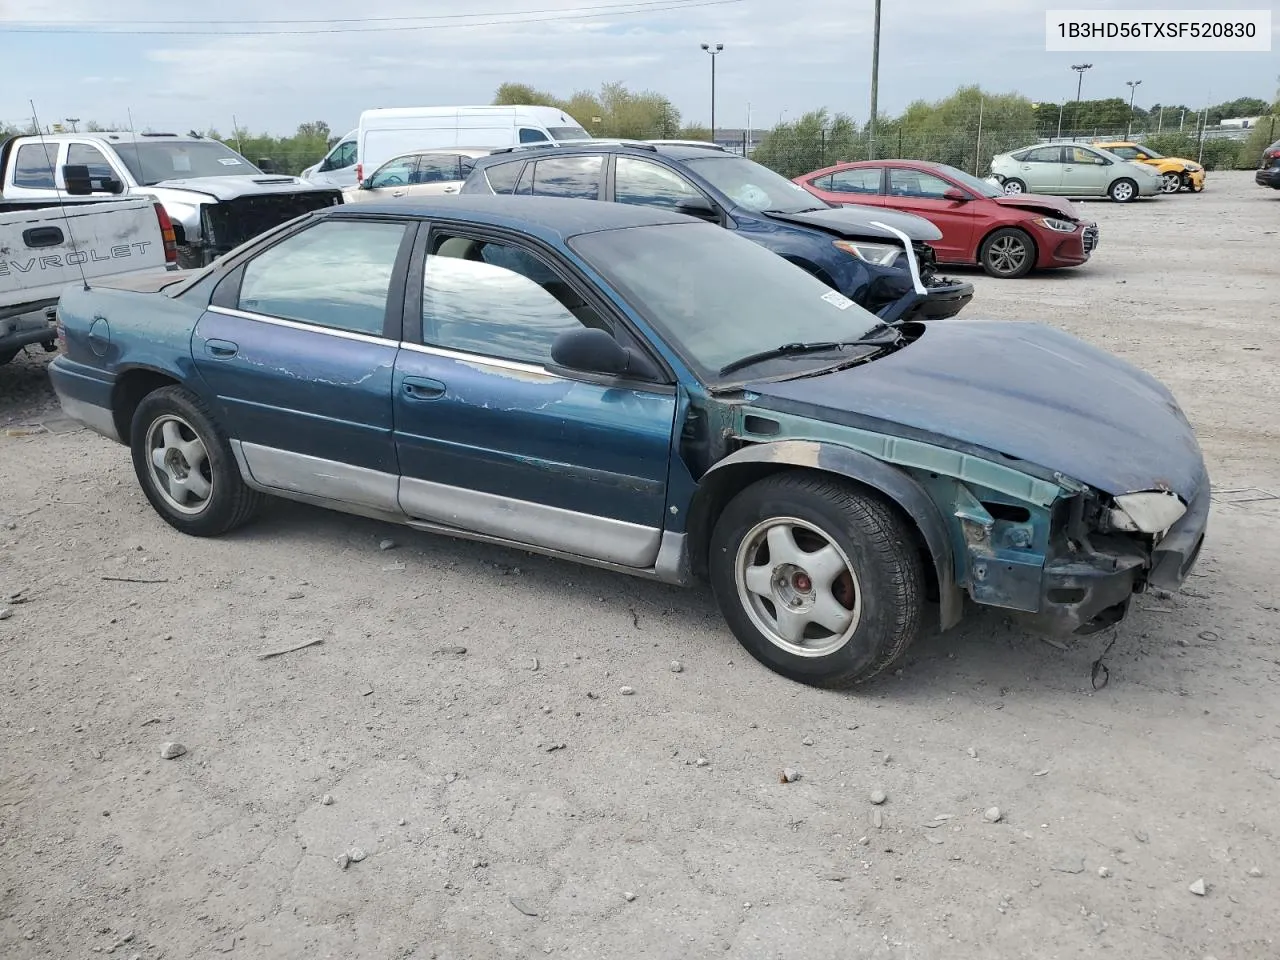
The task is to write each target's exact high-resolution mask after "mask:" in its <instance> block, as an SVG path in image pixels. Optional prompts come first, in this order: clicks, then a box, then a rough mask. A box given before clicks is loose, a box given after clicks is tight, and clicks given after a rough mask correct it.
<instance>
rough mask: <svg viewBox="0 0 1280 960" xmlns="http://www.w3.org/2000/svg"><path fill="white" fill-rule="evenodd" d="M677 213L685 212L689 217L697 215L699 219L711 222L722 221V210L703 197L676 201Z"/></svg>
mask: <svg viewBox="0 0 1280 960" xmlns="http://www.w3.org/2000/svg"><path fill="white" fill-rule="evenodd" d="M676 213H683V214H684V215H685V216H687V217H697V218H698V219H699V220H706V221H708V222H710V223H719V222H720V211H719V210H717V209H716V208H715V207H713V206H712V205H711V204H710V203H709V202H708V201H706V200H704V199H703V198H702V197H698V198H697V199H688V200H680V201H679V202H677V203H676Z"/></svg>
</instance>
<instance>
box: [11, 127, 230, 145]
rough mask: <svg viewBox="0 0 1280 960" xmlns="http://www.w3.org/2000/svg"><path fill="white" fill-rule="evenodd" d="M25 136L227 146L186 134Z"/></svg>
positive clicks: (92, 132)
mask: <svg viewBox="0 0 1280 960" xmlns="http://www.w3.org/2000/svg"><path fill="white" fill-rule="evenodd" d="M23 136H31V139H33V140H34V139H44V140H48V141H50V142H62V141H64V140H107V141H110V142H112V143H134V142H135V141H136V142H138V143H155V142H157V141H159V142H161V143H174V142H180V143H217V144H221V145H222V146H224V147H225V146H226V144H225V143H222V141H221V140H218V139H215V138H214V137H193V136H191V135H190V134H185V133H130V132H129V131H127V130H90V131H81V132H79V133H46V134H43V135H41V136H40V137H36V136H33V135H30V134H23Z"/></svg>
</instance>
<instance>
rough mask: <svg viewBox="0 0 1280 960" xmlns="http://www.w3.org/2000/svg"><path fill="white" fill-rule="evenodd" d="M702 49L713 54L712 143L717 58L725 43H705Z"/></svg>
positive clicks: (714, 118) (714, 135) (714, 134)
mask: <svg viewBox="0 0 1280 960" xmlns="http://www.w3.org/2000/svg"><path fill="white" fill-rule="evenodd" d="M702 49H703V50H705V51H707V53H709V54H711V142H712V143H714V142H715V139H716V57H717V56H719V54H720V51H721V50H723V49H724V44H723V43H716V44H711V43H704V44H703V45H702Z"/></svg>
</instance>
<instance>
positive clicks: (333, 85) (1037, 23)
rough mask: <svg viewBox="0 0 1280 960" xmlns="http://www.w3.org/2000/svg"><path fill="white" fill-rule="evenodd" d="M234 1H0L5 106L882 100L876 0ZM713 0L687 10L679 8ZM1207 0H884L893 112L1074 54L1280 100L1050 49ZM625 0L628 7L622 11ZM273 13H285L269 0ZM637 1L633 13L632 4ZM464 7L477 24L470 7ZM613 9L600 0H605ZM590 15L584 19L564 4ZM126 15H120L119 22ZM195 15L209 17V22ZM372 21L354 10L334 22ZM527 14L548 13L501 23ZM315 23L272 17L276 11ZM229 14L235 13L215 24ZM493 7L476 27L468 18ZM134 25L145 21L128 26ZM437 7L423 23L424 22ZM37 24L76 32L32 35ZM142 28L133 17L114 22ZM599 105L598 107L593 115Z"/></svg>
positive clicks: (171, 123) (1242, 62) (238, 112)
mask: <svg viewBox="0 0 1280 960" xmlns="http://www.w3.org/2000/svg"><path fill="white" fill-rule="evenodd" d="M621 2H622V0H475V2H474V3H471V4H467V5H463V4H446V3H444V2H441V0H437V2H434V3H424V2H422V0H364V2H360V3H355V2H352V0H309V2H308V3H306V4H302V3H297V2H296V0H288V2H281V3H279V4H278V5H274V6H273V5H270V4H266V3H263V2H257V3H253V2H249V0H222V2H220V3H218V4H209V5H204V6H203V9H196V8H195V5H193V4H182V3H174V2H173V0H111V2H109V3H104V2H101V0H92V2H90V0H0V65H3V82H0V120H4V121H7V122H9V123H21V122H25V121H26V120H27V118H29V116H30V113H31V110H30V107H29V106H28V103H27V101H28V100H29V99H31V100H34V101H35V104H36V110H37V111H38V113H39V115H40V119H41V121H42V122H43V123H46V124H48V123H54V122H58V121H61V120H62V119H64V118H66V117H78V118H80V119H81V120H82V121H83V120H89V119H93V120H97V121H99V122H102V123H119V124H121V125H123V124H125V122H126V116H127V113H128V111H132V115H133V122H134V124H135V126H136V127H138V128H142V127H148V126H149V127H152V128H154V129H165V130H175V131H178V132H185V131H186V130H188V129H190V128H192V127H195V128H198V129H203V128H207V127H211V126H212V127H216V128H217V129H219V130H221V131H224V132H225V131H227V130H229V129H230V127H231V120H232V116H233V115H234V116H235V118H236V119H237V120H238V121H239V122H240V123H241V124H242V125H245V126H248V127H249V128H251V129H252V130H253V131H255V132H259V131H270V132H272V133H277V134H284V133H290V132H292V130H293V129H294V128H295V127H296V126H297V124H298V123H299V122H301V121H305V120H324V121H327V122H328V123H329V124H330V126H331V127H332V128H333V129H334V131H335V132H338V133H342V132H345V131H346V130H347V129H349V128H350V127H353V126H354V125H355V122H356V120H357V118H358V116H359V114H360V111H361V110H362V109H366V108H369V107H379V106H384V107H385V106H419V105H444V104H471V103H487V102H489V101H490V99H491V98H492V96H493V91H494V89H495V87H496V86H497V85H498V84H499V83H501V82H502V81H504V80H516V81H522V82H526V83H530V84H533V85H534V86H536V87H538V88H540V89H545V90H548V91H551V92H553V93H556V94H559V95H567V94H568V93H570V92H572V91H573V90H575V89H580V88H598V87H599V85H600V84H601V83H602V82H604V81H611V80H617V81H621V82H622V83H624V84H626V85H627V86H628V87H630V88H632V89H637V90H639V89H653V90H656V91H658V92H660V93H663V94H665V95H666V96H668V97H670V98H671V100H672V101H673V102H674V103H675V105H676V106H677V107H678V108H679V109H680V111H681V113H682V115H683V117H684V118H685V120H686V121H701V122H704V123H705V122H706V121H707V119H708V116H709V112H710V111H709V103H710V91H709V73H710V66H709V62H708V61H709V58H708V56H707V55H706V54H705V53H703V52H702V51H701V50H700V49H699V44H700V43H702V42H711V43H717V42H718V43H723V44H724V46H725V49H724V52H723V53H722V54H721V55H720V57H719V59H718V61H717V97H716V101H717V118H716V119H717V125H718V126H722V127H724V126H743V125H745V124H746V123H747V113H748V104H750V110H751V118H752V125H753V126H755V127H762V126H770V125H772V124H773V123H775V122H777V120H778V118H779V117H780V116H783V115H786V116H789V117H794V116H796V115H798V114H799V113H802V112H804V111H805V110H809V109H813V108H816V107H821V106H826V107H827V108H828V109H830V110H832V111H836V110H842V111H846V112H848V113H850V114H852V115H853V116H854V117H856V118H857V119H859V120H862V119H865V117H866V115H867V108H868V99H869V87H870V82H869V80H870V63H871V30H872V16H871V10H872V6H873V4H872V0H801V2H795V0H790V2H784V0H714V2H712V0H638V2H637V3H634V4H631V5H628V6H620V4H621ZM697 3H701V4H705V5H702V6H693V5H688V6H681V7H680V8H679V9H664V8H670V7H672V6H675V5H677V4H697ZM1199 5H1200V6H1201V7H1212V8H1217V7H1220V6H1224V5H1229V6H1235V7H1245V8H1255V9H1267V8H1271V9H1272V10H1273V29H1275V30H1277V31H1280V11H1278V10H1277V0H1239V2H1234V0H1233V2H1231V3H1229V4H1228V0H1201V2H1200V4H1199ZM1169 6H1183V7H1191V6H1194V4H1187V3H1182V4H1178V3H1177V0H1164V2H1163V3H1160V4H1152V3H1149V2H1144V0H1074V2H1053V3H1050V2H1045V0H884V13H883V21H882V50H881V59H880V108H881V111H882V112H888V113H896V112H898V111H900V110H902V108H904V107H905V106H906V105H907V104H908V103H909V102H910V101H912V100H915V99H919V98H926V99H937V98H940V97H943V96H945V95H947V94H948V93H950V92H951V91H952V90H953V89H955V87H956V86H957V85H959V84H962V83H979V84H981V85H982V86H983V87H984V88H985V89H988V90H992V91H997V92H1007V91H1017V92H1019V93H1022V94H1025V95H1026V96H1028V97H1030V98H1032V99H1033V100H1062V99H1066V98H1070V97H1074V94H1075V74H1074V73H1073V72H1072V71H1071V68H1070V67H1071V64H1072V63H1073V62H1080V61H1081V60H1082V59H1084V60H1087V61H1090V62H1092V63H1093V64H1094V67H1093V69H1092V70H1090V71H1089V72H1088V74H1087V75H1086V76H1085V81H1084V96H1085V97H1086V98H1088V97H1102V96H1119V97H1125V96H1127V94H1128V88H1127V87H1126V86H1125V81H1126V80H1142V81H1143V82H1142V86H1141V88H1140V91H1139V96H1138V102H1139V104H1140V105H1141V104H1150V103H1154V102H1162V103H1187V104H1190V105H1192V106H1201V105H1204V104H1206V103H1208V102H1214V103H1217V102H1221V101H1224V100H1229V99H1234V98H1235V97H1240V96H1259V97H1264V98H1270V97H1271V96H1273V95H1274V94H1275V91H1276V84H1277V76H1276V75H1277V73H1280V52H1278V51H1280V41H1276V42H1274V43H1273V46H1274V49H1273V51H1272V52H1271V53H1244V54H1205V53H1201V54H1194V53H1193V54H1167V53H1145V54H1124V55H1121V54H1107V53H1093V54H1068V53H1046V52H1045V50H1044V12H1045V10H1046V9H1051V8H1052V9H1061V8H1064V7H1074V8H1082V7H1094V8H1098V9H1127V8H1133V7H1153V8H1154V7H1169ZM610 8H612V9H610ZM268 10H272V12H270V13H269V12H267V11H268ZM625 10H630V11H636V10H639V11H640V12H639V13H629V14H624V13H621V12H620V11H625ZM463 11H466V12H467V13H468V14H473V16H472V18H471V20H465V19H458V15H459V14H460V13H462V12H463ZM431 14H434V15H435V16H437V17H440V16H445V17H453V18H455V19H450V20H436V21H435V23H434V25H432V26H431V27H429V28H427V29H393V30H387V29H383V28H385V27H387V26H390V25H392V24H389V23H387V22H386V21H385V20H374V19H372V18H391V17H397V16H399V17H410V16H417V17H419V18H422V17H424V16H427V15H431ZM601 14H603V15H601ZM567 16H574V17H577V19H564V18H565V17H567ZM107 17H109V18H111V22H109V23H108V22H105V20H106V18H107ZM199 17H205V18H209V19H207V20H205V21H203V22H200V21H198V20H197V18H199ZM355 17H364V18H366V19H364V20H363V21H352V20H348V22H345V23H335V22H327V23H326V22H319V21H326V20H328V21H333V20H336V19H339V18H355ZM513 17H523V18H524V19H527V20H531V21H532V20H535V19H543V18H558V19H551V20H546V19H543V22H526V23H521V24H512V23H509V22H508V23H506V24H498V23H495V22H494V21H500V20H503V19H507V20H510V19H511V18H513ZM286 18H295V19H296V20H299V21H309V22H295V23H287V24H278V25H274V26H273V25H266V24H263V23H262V21H264V20H268V19H274V20H283V19H286ZM212 19H216V20H218V21H231V22H227V23H221V24H213V23H210V22H209V20H212ZM477 20H478V21H488V23H487V24H482V25H469V26H466V27H460V26H459V25H460V24H464V23H475V21H477ZM126 21H129V22H126ZM417 22H419V23H422V22H423V21H422V20H419V21H417ZM29 29H45V30H60V31H71V32H18V31H23V30H29ZM122 30H131V31H135V32H134V33H122V32H110V31H122ZM164 30H168V31H182V30H202V31H236V30H239V31H246V30H247V31H253V30H259V31H261V30H282V31H284V30H288V31H301V30H312V31H320V30H323V31H328V32H313V33H305V34H304V33H297V32H293V33H287V34H286V33H282V34H279V35H275V36H230V35H225V34H224V35H220V36H208V35H206V36H188V35H181V34H174V33H170V34H152V35H138V32H141V31H164ZM579 119H581V120H586V119H589V118H579Z"/></svg>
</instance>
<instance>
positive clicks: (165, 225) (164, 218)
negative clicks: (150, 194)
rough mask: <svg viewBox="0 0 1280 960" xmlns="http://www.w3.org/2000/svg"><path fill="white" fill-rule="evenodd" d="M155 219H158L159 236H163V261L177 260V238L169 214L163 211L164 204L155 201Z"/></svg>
mask: <svg viewBox="0 0 1280 960" xmlns="http://www.w3.org/2000/svg"><path fill="white" fill-rule="evenodd" d="M154 206H155V208H156V219H157V220H159V221H160V236H161V237H162V238H164V262H165V263H177V262H178V238H177V236H176V235H175V234H174V231H173V221H172V220H170V219H169V214H168V213H166V212H165V209H164V206H163V205H161V204H159V203H157V204H154Z"/></svg>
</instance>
